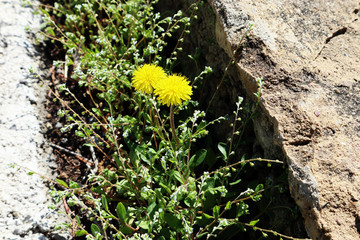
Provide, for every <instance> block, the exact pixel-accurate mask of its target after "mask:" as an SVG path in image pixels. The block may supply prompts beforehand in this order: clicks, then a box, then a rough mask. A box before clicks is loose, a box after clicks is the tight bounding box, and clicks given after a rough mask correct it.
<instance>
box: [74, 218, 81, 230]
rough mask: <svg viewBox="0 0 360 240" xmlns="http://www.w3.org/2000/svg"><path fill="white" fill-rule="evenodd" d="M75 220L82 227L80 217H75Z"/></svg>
mask: <svg viewBox="0 0 360 240" xmlns="http://www.w3.org/2000/svg"><path fill="white" fill-rule="evenodd" d="M75 219H76V223H77V225H78V226H79V227H80V226H81V221H80V218H79V216H75Z"/></svg>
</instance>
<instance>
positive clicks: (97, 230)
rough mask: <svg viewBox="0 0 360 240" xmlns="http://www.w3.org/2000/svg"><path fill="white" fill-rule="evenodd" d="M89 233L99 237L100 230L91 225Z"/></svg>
mask: <svg viewBox="0 0 360 240" xmlns="http://www.w3.org/2000/svg"><path fill="white" fill-rule="evenodd" d="M91 232H92V234H93V235H94V236H95V237H97V236H99V235H101V232H100V228H99V227H98V226H97V225H95V224H91Z"/></svg>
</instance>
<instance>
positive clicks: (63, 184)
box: [56, 179, 69, 188]
mask: <svg viewBox="0 0 360 240" xmlns="http://www.w3.org/2000/svg"><path fill="white" fill-rule="evenodd" d="M56 182H57V183H58V184H60V185H61V186H64V187H66V188H69V186H68V185H67V184H66V182H64V181H63V180H60V179H56Z"/></svg>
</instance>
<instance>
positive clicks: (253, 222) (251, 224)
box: [249, 219, 260, 227]
mask: <svg viewBox="0 0 360 240" xmlns="http://www.w3.org/2000/svg"><path fill="white" fill-rule="evenodd" d="M259 221H260V219H257V220H254V221H251V222H249V225H250V226H252V227H253V226H255V225H256V224H257V223H258V222H259Z"/></svg>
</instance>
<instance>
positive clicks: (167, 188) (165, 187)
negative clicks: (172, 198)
mask: <svg viewBox="0 0 360 240" xmlns="http://www.w3.org/2000/svg"><path fill="white" fill-rule="evenodd" d="M159 185H160V187H162V188H163V189H165V191H166V192H167V193H168V194H171V193H172V192H171V190H170V188H169V187H168V186H166V185H165V184H163V183H159Z"/></svg>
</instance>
